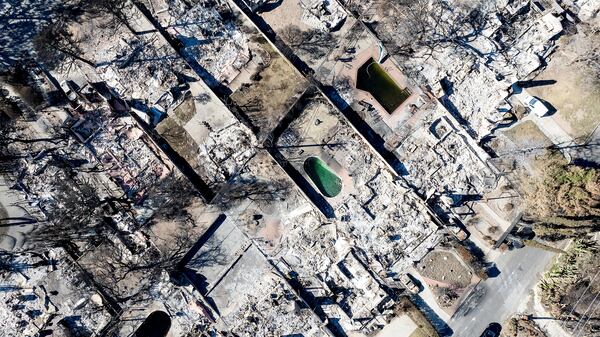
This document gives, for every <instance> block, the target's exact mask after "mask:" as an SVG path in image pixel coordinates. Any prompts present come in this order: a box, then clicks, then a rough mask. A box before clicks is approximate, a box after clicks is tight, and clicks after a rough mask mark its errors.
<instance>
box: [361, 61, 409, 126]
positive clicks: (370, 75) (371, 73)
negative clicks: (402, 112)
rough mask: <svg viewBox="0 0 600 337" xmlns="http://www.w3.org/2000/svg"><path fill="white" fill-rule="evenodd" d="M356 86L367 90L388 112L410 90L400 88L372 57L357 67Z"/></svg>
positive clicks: (404, 97) (396, 105)
mask: <svg viewBox="0 0 600 337" xmlns="http://www.w3.org/2000/svg"><path fill="white" fill-rule="evenodd" d="M356 87H357V88H358V89H360V90H364V91H367V92H369V93H370V94H371V95H373V97H374V98H375V99H376V100H377V102H379V104H381V106H383V108H384V109H385V111H387V112H388V113H390V114H391V113H392V112H394V110H396V108H397V107H399V106H400V104H402V102H404V101H406V99H407V98H408V97H409V96H410V94H411V92H410V90H408V89H407V88H405V89H402V88H400V86H398V84H396V82H395V81H394V79H393V78H392V77H391V76H390V75H389V74H388V73H387V72H386V71H385V70H384V69H383V68H382V67H381V65H380V64H379V63H377V62H375V60H373V58H370V59H369V60H368V61H367V62H365V64H363V65H362V66H361V67H360V68H358V73H357V77H356Z"/></svg>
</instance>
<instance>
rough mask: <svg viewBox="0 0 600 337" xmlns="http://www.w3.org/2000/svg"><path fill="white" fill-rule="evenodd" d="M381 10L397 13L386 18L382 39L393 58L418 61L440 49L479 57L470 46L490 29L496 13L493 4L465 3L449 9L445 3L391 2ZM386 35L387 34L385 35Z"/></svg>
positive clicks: (429, 0) (437, 0)
mask: <svg viewBox="0 0 600 337" xmlns="http://www.w3.org/2000/svg"><path fill="white" fill-rule="evenodd" d="M385 4H386V5H382V6H381V7H380V8H382V9H383V10H386V11H389V10H390V9H391V10H392V11H393V13H394V15H389V13H387V14H388V15H385V17H386V20H385V22H386V23H387V27H386V30H389V31H392V32H393V34H391V35H387V36H384V37H382V39H383V43H384V44H385V45H386V47H387V48H388V50H389V52H390V53H391V54H392V55H396V56H404V57H414V56H415V55H416V54H417V53H422V52H424V55H425V56H429V55H432V54H433V52H434V51H436V50H438V49H440V48H448V47H451V48H459V49H466V50H470V51H473V52H475V53H479V52H478V51H477V50H476V49H475V48H474V47H472V46H471V45H469V42H471V41H473V40H474V39H475V38H477V37H479V36H481V32H482V31H483V30H484V29H486V28H487V25H488V23H489V22H490V20H489V17H488V16H489V15H490V14H491V13H495V10H494V9H495V4H494V2H492V1H487V2H486V1H480V0H474V1H465V2H460V3H456V4H453V5H449V4H448V3H447V2H446V1H442V0H389V1H387V2H386V3H385ZM384 35H386V34H384Z"/></svg>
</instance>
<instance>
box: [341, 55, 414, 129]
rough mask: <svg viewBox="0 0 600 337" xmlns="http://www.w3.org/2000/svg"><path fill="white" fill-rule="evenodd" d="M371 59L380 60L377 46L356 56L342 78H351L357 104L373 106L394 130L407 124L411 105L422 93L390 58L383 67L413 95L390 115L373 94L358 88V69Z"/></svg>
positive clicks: (382, 64) (400, 85) (342, 73)
mask: <svg viewBox="0 0 600 337" xmlns="http://www.w3.org/2000/svg"><path fill="white" fill-rule="evenodd" d="M370 58H373V59H374V60H379V48H378V46H377V45H372V46H370V47H369V48H367V49H365V50H363V51H362V52H360V53H359V54H357V55H356V57H355V58H354V60H353V61H352V62H351V63H350V67H348V68H344V69H343V70H342V71H341V72H340V75H341V76H347V77H348V78H350V81H351V84H352V86H353V87H354V88H355V89H354V98H355V100H356V102H360V101H364V102H367V103H369V104H371V105H372V106H373V107H374V108H375V109H376V110H377V112H378V114H379V116H380V117H381V119H382V120H383V122H385V124H387V125H388V126H389V127H390V128H392V129H394V128H395V127H396V126H397V125H399V124H401V123H403V122H405V121H406V120H407V119H409V118H410V117H411V114H410V112H409V107H410V105H411V104H415V103H416V102H417V100H418V98H419V93H420V92H421V91H420V89H419V88H418V87H415V86H412V85H410V84H409V83H408V78H407V77H406V76H404V74H402V72H401V71H400V69H398V67H396V65H395V64H394V63H393V62H392V61H391V59H390V58H389V57H388V58H387V59H386V60H385V61H384V62H383V63H381V67H382V68H383V69H384V70H385V71H386V72H387V73H388V75H390V77H391V78H392V79H393V80H394V81H395V82H396V84H398V86H399V87H400V88H402V89H405V88H407V89H408V90H410V92H411V93H412V94H411V95H410V96H409V97H408V98H407V99H406V100H405V101H404V102H402V104H400V105H399V106H398V107H397V108H396V109H395V110H394V111H393V112H392V113H388V112H387V111H386V109H385V108H384V107H383V106H382V105H381V104H380V103H379V102H378V101H377V100H376V99H375V97H373V95H371V93H369V92H367V91H364V90H360V89H357V88H356V81H357V73H358V69H359V68H360V67H361V66H362V65H363V64H364V63H365V62H367V61H368V60H369V59H370Z"/></svg>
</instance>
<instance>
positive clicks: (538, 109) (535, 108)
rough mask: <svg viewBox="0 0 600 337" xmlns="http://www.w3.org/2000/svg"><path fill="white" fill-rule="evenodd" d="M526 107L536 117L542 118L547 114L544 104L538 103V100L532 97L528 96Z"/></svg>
mask: <svg viewBox="0 0 600 337" xmlns="http://www.w3.org/2000/svg"><path fill="white" fill-rule="evenodd" d="M527 106H528V107H529V109H531V112H533V113H534V114H535V115H536V116H538V117H544V115H545V114H547V113H548V108H546V106H545V105H544V103H542V102H540V100H539V99H537V98H535V97H533V96H530V98H529V99H528V100H527Z"/></svg>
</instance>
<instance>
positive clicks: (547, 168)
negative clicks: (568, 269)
mask: <svg viewBox="0 0 600 337" xmlns="http://www.w3.org/2000/svg"><path fill="white" fill-rule="evenodd" d="M522 180H523V181H524V182H525V183H524V184H523V191H522V192H523V193H522V195H523V202H524V205H525V210H526V212H527V214H526V215H527V216H528V217H529V218H530V220H531V221H533V222H534V223H535V226H534V228H535V230H536V233H537V234H540V235H543V236H544V237H546V238H556V239H559V238H564V237H575V236H580V235H582V234H585V233H589V232H592V231H596V230H598V229H600V171H599V170H598V169H596V168H584V167H580V166H576V165H573V164H569V163H567V162H566V161H565V160H564V159H562V158H560V157H559V156H557V155H551V156H550V157H549V158H548V159H547V160H546V161H545V162H544V163H543V165H540V172H539V174H538V175H537V176H534V177H524V178H523V179H522Z"/></svg>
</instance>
